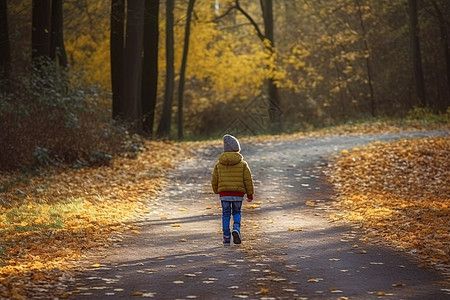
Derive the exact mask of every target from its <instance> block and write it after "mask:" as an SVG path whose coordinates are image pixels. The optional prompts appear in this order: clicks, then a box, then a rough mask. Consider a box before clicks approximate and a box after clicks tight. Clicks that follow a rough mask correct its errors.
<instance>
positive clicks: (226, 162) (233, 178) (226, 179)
mask: <svg viewBox="0 0 450 300" xmlns="http://www.w3.org/2000/svg"><path fill="white" fill-rule="evenodd" d="M211 186H212V189H213V191H214V193H216V194H221V195H222V196H224V195H233V196H244V194H247V195H253V193H254V189H253V180H252V173H251V171H250V168H249V167H248V165H247V162H245V161H244V160H243V157H242V155H241V154H240V153H238V152H223V153H222V154H221V155H220V156H219V161H218V162H217V163H216V165H215V166H214V172H213V176H212V179H211Z"/></svg>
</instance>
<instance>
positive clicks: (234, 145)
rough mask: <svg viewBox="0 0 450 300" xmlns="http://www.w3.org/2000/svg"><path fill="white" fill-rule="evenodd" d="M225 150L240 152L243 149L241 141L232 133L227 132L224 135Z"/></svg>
mask: <svg viewBox="0 0 450 300" xmlns="http://www.w3.org/2000/svg"><path fill="white" fill-rule="evenodd" d="M223 151H224V152H238V151H241V145H239V141H238V140H237V138H235V137H234V136H232V135H229V134H225V135H224V136H223Z"/></svg>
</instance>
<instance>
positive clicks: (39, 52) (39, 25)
mask: <svg viewBox="0 0 450 300" xmlns="http://www.w3.org/2000/svg"><path fill="white" fill-rule="evenodd" d="M50 21H51V2H50V0H33V2H32V32H31V57H32V59H33V61H34V62H39V60H41V59H43V58H46V57H47V58H48V57H50Z"/></svg>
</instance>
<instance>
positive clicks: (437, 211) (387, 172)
mask: <svg viewBox="0 0 450 300" xmlns="http://www.w3.org/2000/svg"><path fill="white" fill-rule="evenodd" d="M331 178H332V181H333V183H334V185H335V189H336V190H337V200H338V202H337V206H338V207H339V209H340V210H341V211H342V213H341V214H336V215H332V216H330V218H331V219H332V220H338V219H341V218H344V219H346V220H349V221H353V222H358V223H360V224H361V225H362V226H363V227H364V228H365V229H366V232H367V239H368V240H372V241H373V240H383V241H387V242H388V243H389V244H391V245H394V246H397V247H399V248H401V249H404V250H406V251H409V252H411V253H413V254H417V255H418V256H419V257H420V258H422V259H423V261H424V262H425V263H424V264H431V265H435V266H437V267H441V268H443V269H446V268H448V267H449V256H450V210H449V206H450V137H449V136H445V137H429V138H421V139H413V140H398V141H396V142H392V143H381V142H375V143H372V144H370V145H369V146H367V147H365V148H363V149H358V148H355V149H353V150H351V151H349V150H343V151H342V154H341V155H340V157H339V159H338V161H337V164H336V165H335V166H334V169H333V170H332V175H331ZM380 238H381V239H380Z"/></svg>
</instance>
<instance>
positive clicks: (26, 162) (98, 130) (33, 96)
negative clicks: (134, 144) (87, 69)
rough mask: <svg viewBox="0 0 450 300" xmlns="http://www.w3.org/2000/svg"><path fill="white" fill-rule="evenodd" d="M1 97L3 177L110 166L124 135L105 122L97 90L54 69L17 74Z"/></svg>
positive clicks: (0, 162)
mask: <svg viewBox="0 0 450 300" xmlns="http://www.w3.org/2000/svg"><path fill="white" fill-rule="evenodd" d="M2 86H3V87H4V88H3V89H1V92H0V127H1V128H2V130H1V131H0V140H1V141H2V146H1V147H0V171H14V170H30V169H36V168H39V167H41V166H45V167H48V166H61V165H73V166H79V167H80V166H86V165H103V164H107V163H108V162H109V161H110V159H111V158H112V155H114V154H115V153H117V152H118V151H120V149H121V147H122V141H123V138H124V135H125V133H126V130H125V129H124V128H123V127H120V126H113V124H112V122H110V121H107V120H108V119H109V118H105V116H106V115H107V114H105V108H104V107H102V106H101V105H100V104H99V101H98V98H99V97H100V96H99V94H98V92H97V91H95V89H90V90H88V89H81V88H79V87H77V86H76V77H75V76H74V75H70V74H68V73H65V72H63V71H61V70H57V69H56V67H55V66H54V65H53V64H45V63H44V64H41V65H40V68H39V69H37V68H35V69H33V70H31V71H30V72H29V73H27V74H16V75H14V77H13V78H10V79H9V80H8V82H7V83H5V82H3V83H2Z"/></svg>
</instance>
